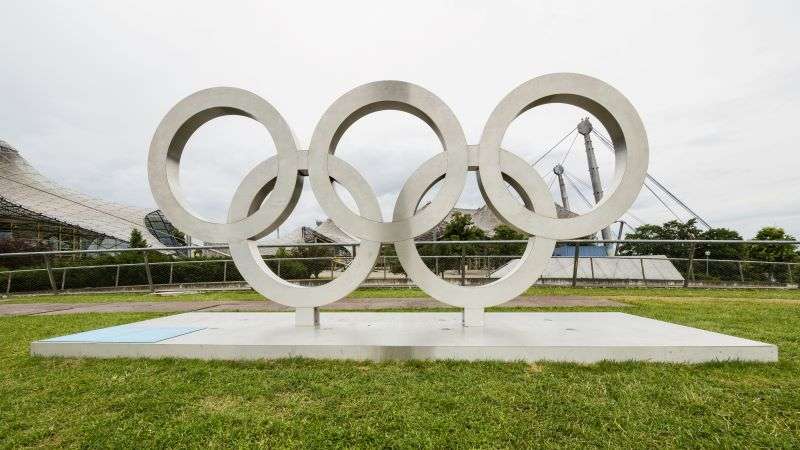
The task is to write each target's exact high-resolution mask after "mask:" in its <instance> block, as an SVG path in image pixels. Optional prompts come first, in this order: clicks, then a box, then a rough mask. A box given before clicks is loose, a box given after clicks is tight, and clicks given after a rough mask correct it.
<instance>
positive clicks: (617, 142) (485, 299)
mask: <svg viewBox="0 0 800 450" xmlns="http://www.w3.org/2000/svg"><path fill="white" fill-rule="evenodd" d="M550 103H563V104H569V105H573V106H577V107H580V108H583V109H584V110H586V111H588V112H589V113H591V114H592V115H594V116H595V117H596V118H597V119H598V120H599V121H600V122H601V123H602V124H603V126H604V127H605V129H606V130H607V131H608V133H609V135H610V137H611V141H612V142H613V144H614V149H615V173H614V178H613V181H612V183H611V188H610V189H609V191H610V192H611V193H610V194H608V195H606V196H605V197H604V198H603V199H602V201H601V202H600V203H599V204H598V205H596V207H595V208H594V209H593V210H591V211H590V212H588V213H586V214H583V215H580V216H577V217H572V218H558V217H557V215H556V209H555V206H554V204H553V201H552V199H551V196H550V193H549V190H548V188H547V185H546V184H545V183H544V181H543V180H542V178H541V177H540V176H539V175H538V174H537V172H536V171H535V170H534V169H532V168H531V167H530V166H529V164H527V163H526V162H525V161H524V160H522V159H521V158H519V157H517V156H515V155H514V154H512V153H510V152H507V151H506V150H504V149H502V148H501V143H502V140H503V137H504V136H505V134H506V130H507V129H508V127H509V125H510V124H511V122H512V121H513V120H514V119H515V118H516V117H517V116H519V115H520V114H522V113H524V112H525V111H527V110H529V109H531V108H534V107H536V106H541V105H545V104H550ZM382 110H398V111H404V112H407V113H410V114H413V115H414V116H416V117H418V118H420V119H421V120H423V121H424V122H425V123H427V124H428V125H429V126H430V127H431V129H433V131H434V132H435V133H436V135H437V137H438V138H439V140H440V142H441V144H442V147H443V150H444V151H443V152H442V153H439V154H437V155H436V156H434V157H433V158H431V159H430V160H428V161H427V162H425V163H424V164H422V166H421V167H419V168H418V169H417V170H416V171H415V172H414V173H413V174H412V175H411V177H410V178H409V179H408V181H407V182H406V184H405V185H404V186H403V188H402V190H401V191H400V195H399V197H398V200H397V203H396V205H395V209H394V214H393V218H392V220H391V221H388V222H383V221H382V217H381V211H380V208H379V205H378V201H377V197H376V195H375V193H374V192H373V191H372V188H371V187H370V186H369V184H368V183H367V182H366V180H365V179H364V178H363V177H362V176H361V174H360V173H358V171H356V170H355V169H354V168H353V167H352V166H351V165H350V164H348V163H347V162H345V161H344V160H342V159H340V158H338V157H336V156H335V151H336V146H337V144H338V142H339V139H340V138H341V137H342V136H343V135H344V133H345V132H346V131H347V129H348V128H349V127H350V126H351V125H352V124H353V123H355V122H356V121H357V120H358V119H360V118H362V117H364V116H366V115H367V114H370V113H373V112H377V111H382ZM227 115H239V116H246V117H249V118H251V119H253V120H256V121H258V122H260V123H261V124H262V125H264V127H266V129H267V130H268V131H269V133H270V135H271V136H272V139H273V141H274V142H275V147H276V148H277V155H276V156H273V157H270V158H268V159H267V160H265V161H264V162H262V163H260V164H259V165H258V166H256V167H255V168H254V169H253V170H252V171H250V173H248V174H247V175H246V176H245V178H244V180H243V181H242V182H241V184H240V185H239V187H238V189H237V190H236V193H235V195H234V197H233V200H232V203H231V206H230V208H229V213H228V219H227V222H225V223H215V222H210V221H208V220H205V219H203V218H201V217H199V216H197V215H196V214H194V213H193V212H191V211H190V209H189V207H188V205H187V203H186V201H185V199H184V198H183V195H182V193H181V185H180V182H179V179H178V173H179V166H180V161H181V155H182V153H183V150H184V147H185V145H186V143H187V141H188V140H189V138H190V137H191V135H192V133H194V132H195V131H196V130H197V129H198V128H199V127H200V126H202V125H203V124H205V123H206V122H208V121H210V120H212V119H214V118H217V117H221V116H227ZM648 159H649V148H648V143H647V135H646V133H645V129H644V125H643V124H642V121H641V119H640V118H639V114H638V113H637V112H636V109H635V108H634V107H633V105H632V104H631V103H630V102H629V101H628V99H626V98H625V97H624V96H623V95H622V94H621V93H620V92H618V91H617V90H616V89H614V88H613V87H611V86H609V85H608V84H606V83H604V82H602V81H600V80H598V79H595V78H592V77H588V76H585V75H580V74H572V73H555V74H549V75H544V76H540V77H537V78H534V79H532V80H530V81H528V82H526V83H523V84H522V85H520V86H519V87H517V88H516V89H514V90H513V91H511V93H509V94H508V95H507V96H506V97H505V98H504V99H503V100H501V101H500V103H499V104H498V105H497V107H496V108H495V109H494V111H493V112H492V114H491V115H490V116H489V120H488V121H487V123H486V125H485V128H484V130H483V134H482V136H481V139H480V143H479V144H478V145H477V146H472V145H467V141H466V138H465V135H464V131H463V130H462V128H461V125H460V124H459V122H458V120H457V119H456V117H455V115H454V114H453V112H452V111H451V110H450V108H449V107H448V106H447V105H446V104H445V103H444V102H443V101H442V100H441V99H439V98H438V97H436V96H435V95H434V94H433V93H431V92H429V91H427V90H425V89H424V88H422V87H420V86H417V85H414V84H411V83H406V82H402V81H377V82H373V83H368V84H365V85H362V86H359V87H357V88H355V89H353V90H351V91H350V92H347V93H346V94H344V95H343V96H341V97H339V99H337V100H336V101H335V102H334V103H333V104H332V105H331V106H330V107H329V108H328V109H327V111H325V113H324V114H323V116H322V118H321V119H320V121H319V123H318V124H317V126H316V128H315V130H314V134H313V136H312V138H311V143H310V146H309V149H308V150H303V149H300V148H299V146H298V144H297V141H296V140H295V137H294V134H293V133H292V131H291V129H290V128H289V125H288V124H287V123H286V121H285V120H284V118H283V117H282V116H281V115H280V113H279V112H278V111H277V110H276V109H275V108H274V107H273V106H272V105H271V104H270V103H269V102H267V101H266V100H264V99H262V98H261V97H259V96H257V95H255V94H253V93H251V92H248V91H245V90H242V89H237V88H230V87H216V88H210V89H205V90H202V91H199V92H196V93H194V94H192V95H190V96H188V97H186V98H185V99H183V100H181V101H180V102H178V104H176V105H175V106H174V107H173V108H172V109H171V110H170V111H169V112H168V113H167V115H166V116H165V117H164V119H163V120H162V121H161V123H160V124H159V126H158V128H157V129H156V132H155V135H154V136H153V140H152V143H151V145H150V151H149V156H148V177H149V181H150V187H151V190H152V192H153V196H154V197H155V200H156V203H157V204H158V206H159V207H160V208H161V210H162V211H163V212H164V214H165V215H166V217H167V218H169V220H171V221H172V223H173V224H174V225H175V226H177V227H178V228H179V229H181V230H182V231H184V232H186V233H188V234H189V235H191V236H194V237H196V238H198V239H201V240H204V241H213V242H225V243H228V244H229V246H230V251H231V256H232V258H233V261H234V262H235V264H236V267H237V268H238V269H239V272H240V273H241V274H242V276H243V277H244V279H245V280H246V281H247V282H248V283H249V284H250V286H252V287H253V289H255V290H256V291H257V292H259V293H260V294H262V295H264V296H265V297H267V298H269V299H271V300H274V301H276V302H279V303H282V304H284V305H287V306H292V307H295V308H298V309H301V308H316V307H318V306H322V305H325V304H328V303H331V302H334V301H336V300H339V299H341V298H343V297H345V296H346V295H347V294H349V293H350V292H352V291H353V290H355V289H356V288H357V287H358V286H359V285H360V284H361V282H362V281H363V280H365V279H366V277H367V276H368V275H369V273H370V271H371V270H372V268H373V266H374V264H375V261H376V260H377V258H378V255H379V253H380V246H381V244H382V243H393V244H394V246H395V248H396V250H397V255H398V258H399V260H400V263H401V264H402V266H403V268H404V269H405V271H406V273H407V274H408V276H409V278H411V279H412V280H414V282H415V283H416V284H417V285H418V286H419V287H420V288H421V289H422V290H424V291H425V292H427V293H428V294H430V295H431V296H432V297H434V298H435V299H437V300H439V301H442V302H444V303H448V304H450V305H453V306H458V307H462V308H465V310H478V311H482V309H483V308H485V307H489V306H494V305H498V304H501V303H504V302H506V301H508V300H511V299H512V298H514V297H516V296H518V295H520V294H521V293H522V292H524V291H525V289H527V288H528V287H530V286H531V285H532V284H533V283H535V282H536V280H538V278H539V277H540V276H541V274H542V272H543V270H544V269H545V266H546V264H547V262H548V261H549V258H550V256H551V255H552V253H553V249H554V247H555V243H556V240H558V239H571V238H577V237H580V236H585V235H589V234H592V233H595V232H597V231H598V230H600V229H602V228H604V227H605V226H607V225H609V224H610V223H612V222H613V221H615V220H617V219H618V218H619V217H620V216H621V215H622V214H623V213H624V212H625V211H627V209H628V208H630V206H631V205H632V204H633V201H634V200H635V199H636V196H637V195H638V194H639V191H640V190H641V188H642V185H643V184H644V178H645V175H646V172H647V165H648ZM469 170H477V171H478V186H479V188H480V192H481V194H482V196H483V199H484V201H485V202H486V204H487V205H488V206H489V208H490V209H491V210H492V211H493V212H494V213H495V214H496V215H497V216H498V218H500V219H501V220H502V221H503V222H505V223H506V224H508V225H510V226H512V227H514V228H516V229H518V230H520V231H523V232H525V233H528V234H530V235H531V236H532V237H531V238H530V239H529V240H528V244H527V247H526V250H525V252H524V254H523V256H522V258H521V259H520V261H519V263H518V264H517V265H516V267H515V268H514V270H512V271H511V272H510V273H509V274H507V275H506V276H504V277H503V278H500V279H498V280H496V281H494V282H492V283H489V284H486V285H483V286H475V287H465V286H457V285H454V284H451V283H448V282H446V281H444V280H442V279H441V278H439V277H438V276H437V275H436V274H434V273H433V272H432V271H431V270H430V269H428V267H427V266H426V265H425V264H424V263H423V261H422V259H421V258H420V256H419V253H418V252H417V249H416V246H415V244H414V238H415V237H417V236H419V235H421V234H423V233H425V232H427V231H429V230H430V229H432V228H434V227H435V226H436V225H438V224H439V223H440V222H441V221H442V220H444V219H445V217H446V216H447V214H448V213H449V212H450V211H451V210H452V208H453V207H455V205H456V202H457V201H458V199H459V197H460V195H461V192H462V191H463V189H464V184H465V181H466V174H467V171H469ZM306 176H307V177H308V178H309V179H310V182H311V187H312V190H313V192H314V195H315V197H316V199H317V201H318V203H319V204H320V206H321V207H322V209H323V210H324V212H325V213H326V214H327V215H328V216H329V217H330V218H331V219H332V220H333V222H334V223H335V224H336V225H337V226H338V227H339V228H341V229H342V230H343V231H345V232H346V233H348V234H349V235H351V236H353V237H355V238H358V239H360V240H361V243H360V246H359V251H358V252H357V255H356V256H355V258H354V259H353V262H352V263H351V264H350V265H349V266H348V267H347V269H346V270H345V271H344V272H343V273H342V274H341V275H340V276H339V277H337V278H335V279H334V280H332V281H331V282H329V283H327V284H325V285H321V286H315V287H303V286H298V285H295V284H293V283H289V282H287V281H285V280H283V279H281V278H280V277H278V276H277V275H276V274H274V273H273V272H272V271H271V270H270V269H269V267H267V265H266V264H265V263H264V261H263V259H262V258H261V255H260V253H259V251H258V248H257V245H256V240H257V239H260V238H262V237H264V236H266V235H267V234H269V233H271V232H272V231H274V230H275V229H276V228H277V227H278V226H279V225H280V224H281V223H282V222H283V221H284V220H285V219H286V218H287V217H288V216H289V214H291V212H292V211H293V209H294V208H295V206H296V205H297V201H298V199H299V197H300V193H301V190H302V186H303V182H304V178H305V177H306ZM333 181H336V182H338V183H339V184H341V185H342V186H343V187H345V188H346V189H347V190H348V191H349V192H350V194H351V196H352V197H353V199H354V200H355V202H356V205H357V207H358V211H359V213H355V212H353V211H351V210H350V209H349V208H348V207H347V206H346V205H345V204H344V202H343V201H342V200H341V198H340V197H339V196H338V195H337V194H336V192H335V190H334V187H333V184H332V183H333ZM439 182H441V183H442V186H441V188H440V189H439V191H438V192H437V193H436V195H435V196H434V198H433V200H432V201H431V203H430V204H429V205H428V206H426V207H425V208H422V209H419V204H420V201H421V199H422V198H423V196H424V195H425V194H426V193H427V192H428V191H429V190H430V189H431V188H432V187H433V186H434V185H435V184H437V183H439ZM507 185H510V186H511V187H512V188H513V189H514V190H515V191H516V192H517V193H518V194H519V196H520V198H522V200H523V201H522V202H519V201H518V199H516V198H514V196H512V194H511V193H510V192H509V191H508V188H507Z"/></svg>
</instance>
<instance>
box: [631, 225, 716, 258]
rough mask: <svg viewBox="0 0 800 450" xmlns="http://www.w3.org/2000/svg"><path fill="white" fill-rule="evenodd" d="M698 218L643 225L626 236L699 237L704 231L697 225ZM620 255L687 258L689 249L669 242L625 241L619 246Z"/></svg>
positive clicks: (634, 237)
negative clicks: (684, 221) (683, 221)
mask: <svg viewBox="0 0 800 450" xmlns="http://www.w3.org/2000/svg"><path fill="white" fill-rule="evenodd" d="M695 223H696V220H695V219H690V220H689V221H687V222H686V223H682V222H678V221H677V220H671V221H669V222H666V223H664V225H642V226H640V227H638V228H636V231H634V232H633V233H630V234H628V235H626V236H625V239H656V240H690V239H699V237H700V236H701V235H702V231H700V229H699V228H697V225H695ZM619 254H620V255H666V256H667V257H669V258H686V256H687V255H688V254H689V249H688V248H686V247H685V246H681V245H675V244H669V243H663V244H661V243H655V244H645V243H633V242H631V243H624V244H621V245H620V246H619Z"/></svg>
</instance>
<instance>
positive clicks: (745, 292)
mask: <svg viewBox="0 0 800 450" xmlns="http://www.w3.org/2000/svg"><path fill="white" fill-rule="evenodd" d="M525 295H540V296H542V295H577V296H591V297H606V298H614V299H616V298H618V299H625V298H717V299H736V298H742V299H775V300H800V289H700V288H690V289H684V288H582V287H578V288H571V287H552V286H536V287H532V288H530V289H528V291H527V292H526V293H525ZM350 297H352V298H375V297H377V298H389V297H403V298H419V297H428V295H427V294H426V293H424V292H422V291H421V290H419V289H416V288H388V289H387V288H362V289H358V290H356V291H355V292H353V293H352V294H350ZM262 299H263V297H261V295H259V294H257V293H255V292H253V291H250V290H246V291H212V292H199V293H193V294H183V295H155V294H149V293H138V292H131V293H91V294H60V295H16V296H11V297H8V298H7V299H5V300H0V304H3V303H110V302H171V301H177V302H188V301H215V300H230V301H249V300H262Z"/></svg>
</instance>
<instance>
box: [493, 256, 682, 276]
mask: <svg viewBox="0 0 800 450" xmlns="http://www.w3.org/2000/svg"><path fill="white" fill-rule="evenodd" d="M517 264H519V259H512V260H511V261H509V262H508V264H506V265H504V266H503V267H501V268H499V269H497V270H495V271H494V272H492V274H491V278H501V277H504V276H505V275H506V274H508V273H509V272H511V271H512V270H513V269H514V268H515V267H516V266H517ZM573 264H574V260H573V258H561V257H553V258H550V262H549V263H548V264H547V267H546V268H545V270H544V272H543V273H542V277H541V278H542V279H571V278H572V270H573ZM642 268H644V269H642ZM642 270H644V277H642ZM578 278H580V279H596V280H642V279H647V280H651V281H675V282H678V281H683V275H681V273H680V272H678V269H676V268H675V266H674V265H673V264H672V261H670V260H669V259H667V257H666V256H664V255H647V256H643V257H641V262H640V257H639V256H604V257H597V258H591V261H589V258H580V259H579V260H578Z"/></svg>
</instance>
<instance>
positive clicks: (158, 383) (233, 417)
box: [0, 288, 800, 448]
mask: <svg viewBox="0 0 800 450" xmlns="http://www.w3.org/2000/svg"><path fill="white" fill-rule="evenodd" d="M537 289H538V288H537ZM535 291H536V292H538V291H537V290H535ZM632 291H635V290H625V291H624V293H625V294H626V295H625V296H624V298H625V301H626V302H628V303H630V304H631V305H632V306H630V307H626V308H592V310H609V311H613V310H624V312H626V313H632V314H639V315H643V316H648V317H653V318H656V319H662V320H669V321H672V322H676V323H681V324H686V325H691V326H697V327H700V328H704V329H708V330H713V331H720V332H724V333H729V334H734V335H737V336H741V337H746V338H751V339H757V340H761V341H766V342H771V343H775V344H777V345H778V347H779V352H780V362H778V363H776V364H744V363H715V364H704V365H694V366H684V365H673V364H645V363H624V364H620V363H604V364H598V365H593V366H580V365H574V364H553V363H540V364H524V363H513V364H509V363H466V362H407V363H364V362H329V361H313V360H279V361H264V362H241V363H234V362H201V361H182V360H157V361H154V360H90V359H57V358H33V357H30V356H29V354H28V346H29V343H30V342H31V341H33V340H36V339H40V338H45V337H50V336H56V335H61V334H66V333H73V332H78V331H84V330H88V329H93V328H97V327H102V326H110V325H116V324H122V323H127V322H132V321H137V320H142V319H145V318H150V317H155V315H154V314H77V315H66V316H24V317H7V318H0V447H9V448H10V447H20V446H43V447H65V446H80V447H195V446H217V447H220V446H235V447H244V446H272V447H275V446H281V447H284V446H288V447H312V446H313V447H320V446H341V447H390V446H391V447H509V446H520V447H565V446H568V447H586V446H603V447H638V448H654V447H712V448H724V447H765V448H797V447H800V301H797V300H792V298H794V299H797V298H798V297H797V296H796V295H795V297H790V298H782V296H784V295H786V294H785V292H783V291H781V292H783V293H778V292H773V291H759V292H760V293H759V294H758V296H759V297H763V296H765V295H766V296H767V297H766V298H772V300H762V299H759V298H737V296H740V295H741V296H742V297H746V296H747V295H746V294H742V292H740V291H724V292H727V293H730V294H731V295H730V296H728V297H724V296H722V293H717V292H716V291H706V292H704V293H703V295H690V296H688V297H684V296H680V295H676V296H671V297H664V295H665V294H666V293H669V294H672V293H673V291H661V290H659V291H655V292H652V291H650V292H648V291H646V290H642V291H635V293H634V292H632ZM547 292H548V294H552V292H550V291H547ZM559 292H560V293H562V294H568V293H569V294H581V295H587V294H589V295H595V290H578V291H572V290H562V291H559ZM609 292H610V291H605V290H604V291H600V293H596V295H606V296H609V297H611V296H612V295H610V294H609ZM675 292H684V293H686V292H687V291H679V290H675ZM604 293H605V294H604ZM373 294H374V292H373ZM717 294H719V295H720V296H719V297H716V298H712V297H715V296H716V295H717ZM204 295H206V294H204ZM225 295H226V296H227V295H230V294H229V293H226V294H225ZM242 295H244V294H242ZM250 295H253V294H250ZM359 295H361V294H359ZM617 295H618V294H614V295H613V296H615V297H616V296H617ZM659 295H660V297H658V298H657V297H656V296H659ZM367 296H370V295H367ZM372 296H375V295H372ZM750 297H756V296H755V295H750ZM58 298H59V299H62V298H64V297H58ZM720 300H724V301H720ZM576 309H578V308H570V311H575V310H576Z"/></svg>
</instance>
